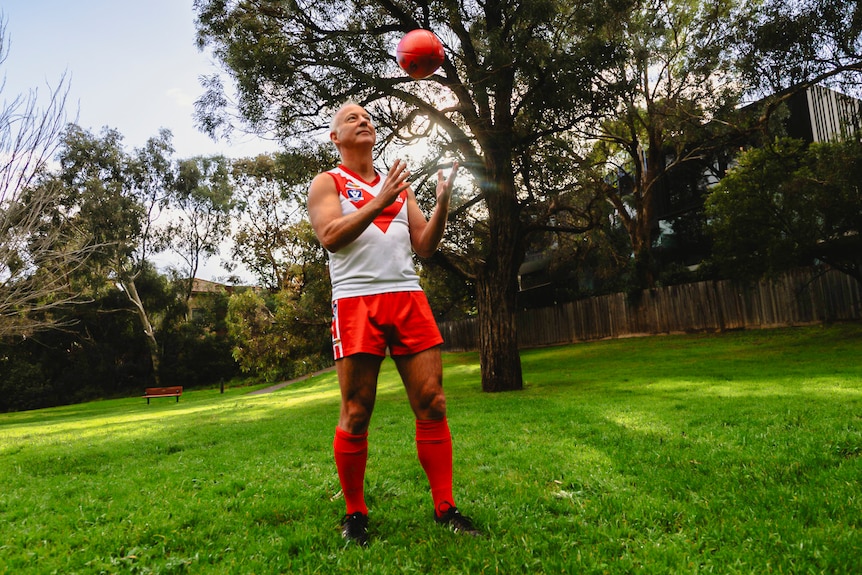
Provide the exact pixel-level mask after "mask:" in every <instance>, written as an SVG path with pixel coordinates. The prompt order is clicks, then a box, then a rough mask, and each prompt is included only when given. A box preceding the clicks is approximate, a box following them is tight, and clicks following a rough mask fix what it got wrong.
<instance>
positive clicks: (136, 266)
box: [52, 124, 174, 380]
mask: <svg viewBox="0 0 862 575" xmlns="http://www.w3.org/2000/svg"><path fill="white" fill-rule="evenodd" d="M172 154H173V147H172V146H171V134H170V132H169V131H167V130H161V131H160V133H159V135H158V136H157V137H153V138H150V139H149V140H148V141H147V142H146V144H145V145H144V146H143V147H142V148H139V149H137V150H135V151H134V152H133V153H128V152H127V151H126V150H125V148H124V146H123V137H122V135H121V134H120V133H119V132H118V131H116V130H113V129H108V128H105V129H103V130H102V132H101V134H100V135H98V136H97V135H94V134H92V133H91V132H90V131H88V130H85V129H82V128H81V127H79V126H77V125H74V124H71V125H69V126H68V127H67V128H66V130H65V132H64V135H63V140H62V145H61V147H60V150H59V152H58V154H57V161H58V163H59V167H58V168H57V170H56V173H54V174H53V175H52V178H53V179H54V181H55V182H56V185H58V186H60V187H61V188H62V190H63V196H62V198H60V199H59V200H58V202H57V205H56V206H55V208H56V209H57V211H58V213H68V214H74V223H75V225H76V227H77V228H78V229H79V230H81V232H82V233H84V234H86V235H87V236H88V237H91V238H92V241H93V242H95V243H96V244H98V245H100V246H101V248H100V249H99V250H98V251H96V252H94V253H93V254H92V255H91V256H90V258H89V259H88V261H87V265H86V266H85V267H84V268H82V269H81V270H79V273H78V274H76V275H77V276H78V278H79V279H78V281H79V282H81V283H80V284H79V285H85V284H84V282H86V285H88V289H89V290H91V291H92V292H93V293H94V294H99V293H104V292H105V291H109V290H113V289H115V288H116V287H119V288H120V289H121V290H122V291H123V292H124V293H125V294H126V296H127V298H128V301H129V302H130V304H131V305H132V307H133V308H134V311H135V313H136V315H137V317H138V319H139V321H140V323H141V327H142V330H143V332H144V334H145V336H146V340H147V344H148V346H149V351H150V356H151V359H152V364H153V373H154V377H155V378H156V379H157V380H158V377H159V365H160V361H159V360H160V351H159V345H158V342H157V341H156V325H155V324H156V322H155V321H154V318H153V317H152V315H151V314H150V313H149V312H148V310H147V306H146V305H145V301H144V299H143V298H142V297H141V294H140V293H139V291H138V285H137V279H138V278H139V277H140V276H141V274H142V273H143V272H144V271H145V268H146V266H147V265H148V260H149V259H150V258H151V257H152V256H153V255H155V253H157V250H156V246H155V233H156V230H155V225H156V220H157V219H158V217H159V215H160V214H161V211H162V208H163V206H164V203H165V201H166V195H167V191H168V190H169V189H170V188H171V187H172V186H173V179H174V171H173V163H172V161H171V156H172Z"/></svg>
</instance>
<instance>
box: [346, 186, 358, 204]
mask: <svg viewBox="0 0 862 575" xmlns="http://www.w3.org/2000/svg"><path fill="white" fill-rule="evenodd" d="M346 188H347V189H346V190H345V191H346V192H347V199H348V200H350V201H351V202H361V201H362V189H361V188H359V187H358V186H357V185H356V184H353V183H351V182H347V186H346Z"/></svg>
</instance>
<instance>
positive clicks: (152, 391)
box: [144, 385, 183, 405]
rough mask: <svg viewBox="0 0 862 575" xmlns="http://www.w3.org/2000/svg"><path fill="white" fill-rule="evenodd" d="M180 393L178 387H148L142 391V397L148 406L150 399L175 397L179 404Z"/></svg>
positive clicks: (181, 390)
mask: <svg viewBox="0 0 862 575" xmlns="http://www.w3.org/2000/svg"><path fill="white" fill-rule="evenodd" d="M182 393H183V388H182V386H179V385H177V386H174V387H148V388H146V389H145V390H144V397H146V398H147V405H149V403H150V398H151V397H176V398H177V401H178V402H179V400H180V395H182Z"/></svg>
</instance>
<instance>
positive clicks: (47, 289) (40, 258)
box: [0, 16, 99, 338]
mask: <svg viewBox="0 0 862 575" xmlns="http://www.w3.org/2000/svg"><path fill="white" fill-rule="evenodd" d="M9 46H10V43H9V41H8V37H7V35H6V21H5V20H4V19H2V16H0V65H2V64H3V63H5V61H6V59H7V57H8V54H9ZM4 87H5V82H2V83H0V96H2V97H3V106H2V108H0V338H5V337H11V336H21V335H28V334H32V333H33V332H34V331H35V330H39V329H44V328H48V327H58V320H57V316H56V315H54V314H52V312H53V311H54V310H56V309H58V308H60V307H62V306H64V305H66V304H69V303H71V302H76V301H80V298H79V297H78V294H76V293H75V292H74V290H72V289H71V286H70V284H69V273H70V272H71V271H74V270H76V269H77V268H79V267H80V266H81V265H83V263H84V262H85V261H86V260H87V258H88V256H89V255H90V254H91V253H92V252H93V251H94V250H95V249H97V248H98V247H99V246H98V245H96V244H94V243H93V242H92V241H91V238H89V237H88V236H86V235H85V234H83V233H81V230H79V229H77V228H75V226H74V225H72V224H71V222H70V219H69V217H68V215H67V214H56V213H54V212H53V207H54V205H55V203H56V201H57V199H58V196H59V195H61V193H62V190H60V189H59V188H58V187H57V186H54V185H50V184H47V183H46V182H40V181H39V180H40V176H41V175H42V174H43V173H44V171H45V170H46V168H47V166H48V163H49V162H50V160H51V158H52V156H53V155H54V153H55V152H56V150H57V148H58V146H59V144H60V134H61V131H62V129H63V126H64V125H65V123H66V112H65V107H66V97H67V96H68V93H69V84H68V82H67V81H66V78H65V76H64V77H61V78H60V80H59V82H58V83H57V86H56V87H55V88H50V87H49V95H48V99H47V101H46V102H44V107H40V97H39V93H38V90H36V89H33V90H31V91H30V92H28V93H27V94H19V95H15V96H13V97H12V99H11V100H6V98H5V96H6V95H5V94H4V93H3V88H4ZM52 216H56V218H54V219H51V218H52Z"/></svg>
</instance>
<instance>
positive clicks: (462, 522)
mask: <svg viewBox="0 0 862 575" xmlns="http://www.w3.org/2000/svg"><path fill="white" fill-rule="evenodd" d="M434 521H436V522H437V523H439V524H440V525H446V526H447V527H449V529H451V530H452V531H454V532H455V533H464V534H466V535H473V536H478V535H481V532H480V531H479V530H478V529H476V527H475V526H474V525H473V520H472V519H470V518H469V517H467V516H466V515H461V512H460V511H458V508H457V507H455V506H454V505H453V506H452V507H450V508H449V509H448V510H447V511H446V513H444V514H443V515H441V516H439V517H438V516H437V514H436V513H435V514H434Z"/></svg>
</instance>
